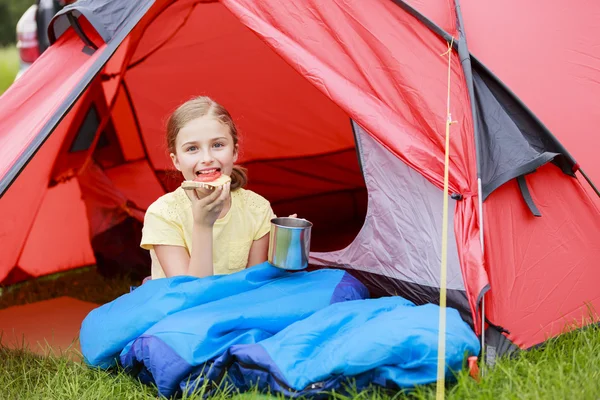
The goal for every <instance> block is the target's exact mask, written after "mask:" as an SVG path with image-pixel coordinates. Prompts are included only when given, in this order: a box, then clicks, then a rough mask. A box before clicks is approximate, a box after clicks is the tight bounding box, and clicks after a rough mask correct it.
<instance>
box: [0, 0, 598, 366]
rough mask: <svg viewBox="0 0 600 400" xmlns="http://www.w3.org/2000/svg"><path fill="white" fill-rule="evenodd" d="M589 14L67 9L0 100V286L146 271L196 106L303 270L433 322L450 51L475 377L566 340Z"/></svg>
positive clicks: (587, 279) (585, 302) (590, 297)
mask: <svg viewBox="0 0 600 400" xmlns="http://www.w3.org/2000/svg"><path fill="white" fill-rule="evenodd" d="M599 13H600V4H599V5H596V4H595V3H591V2H588V3H587V4H586V5H585V6H580V7H558V6H552V5H545V6H543V7H542V6H540V5H533V4H523V3H522V2H518V1H516V0H505V1H503V2H495V3H492V2H480V1H475V0H465V1H463V3H462V5H460V6H459V5H458V1H457V0H456V3H455V2H451V1H446V0H444V1H442V0H435V1H433V0H431V1H427V2H422V1H418V0H413V1H401V0H373V1H369V2H366V1H358V0H344V1H321V0H303V1H300V2H298V1H296V2H289V1H282V0H261V1H257V0H222V1H202V0H179V1H171V0H137V1H124V0H119V1H117V0H94V1H91V0H80V1H78V2H77V3H76V4H73V5H71V6H68V7H66V8H65V9H64V10H62V11H61V12H60V13H59V14H58V15H57V16H56V17H55V18H54V20H53V23H52V24H51V26H50V28H49V35H50V38H51V42H52V46H51V47H50V48H49V50H48V51H46V52H45V53H44V54H43V55H42V56H41V57H40V59H39V60H38V61H37V62H36V63H35V64H34V65H33V66H32V67H31V68H30V69H29V70H28V71H27V73H26V74H25V75H23V77H22V78H21V79H19V80H18V81H17V82H16V83H15V84H14V85H13V86H12V87H11V88H10V89H9V90H8V91H7V92H6V93H5V94H4V95H3V96H2V98H0V121H1V122H0V179H1V180H0V193H2V198H0V218H1V219H2V224H1V226H0V236H1V237H2V238H3V251H2V253H0V280H1V281H2V282H4V283H11V282H15V281H19V280H23V279H27V278H30V277H36V276H41V275H45V274H49V273H53V272H56V271H60V270H65V269H70V268H75V267H78V266H82V265H88V264H94V263H96V262H102V261H101V260H99V259H100V258H102V257H109V258H110V257H113V258H122V260H121V261H123V260H125V261H127V262H128V263H133V264H136V265H140V266H141V268H143V267H144V265H146V264H145V263H146V262H147V259H146V258H145V255H144V254H141V253H139V251H138V249H137V246H136V240H137V239H136V238H137V237H138V236H139V229H140V222H139V221H140V220H141V219H142V218H143V211H144V210H145V208H146V207H147V206H148V205H149V204H150V203H151V202H152V201H154V200H155V199H156V198H157V197H158V196H160V195H161V194H163V193H164V192H165V191H167V190H172V189H173V188H174V187H176V186H177V185H178V184H179V182H180V181H178V179H179V178H177V177H176V175H174V174H173V173H172V171H171V165H170V161H169V158H168V155H167V151H166V144H165V139H164V126H165V121H166V118H167V116H168V115H169V112H171V111H172V110H173V109H174V108H175V107H176V106H177V105H179V104H180V103H182V102H183V101H185V100H187V99H189V98H190V97H192V96H195V95H201V94H206V95H209V96H211V97H213V98H214V99H215V100H217V101H218V102H220V103H222V104H223V105H225V107H226V108H228V109H229V110H230V111H231V113H232V115H233V116H234V118H235V119H236V121H237V123H238V125H239V128H240V131H241V135H242V143H241V146H242V147H241V149H242V162H243V163H244V164H245V165H246V166H247V167H248V168H249V173H250V186H249V188H250V189H253V190H255V191H257V192H258V193H260V194H262V195H264V196H265V197H267V198H268V199H269V200H270V201H271V202H272V204H273V207H274V209H275V211H276V213H278V214H284V213H287V212H298V213H299V214H300V215H302V216H305V217H306V218H308V219H310V220H312V221H313V222H314V223H315V237H314V239H313V241H314V246H313V250H314V252H313V254H312V262H313V264H314V265H328V266H337V267H342V268H346V269H349V270H350V271H353V272H354V273H356V275H357V276H359V277H361V278H362V279H363V281H365V282H366V283H368V284H369V285H370V287H371V290H372V291H373V293H377V294H400V295H402V296H405V297H407V298H409V299H411V300H413V301H415V302H417V303H425V302H437V301H438V299H439V292H440V290H439V287H440V272H439V269H440V267H439V264H440V252H441V237H442V233H441V220H442V200H443V199H442V195H443V192H442V190H441V188H442V186H443V171H444V134H445V122H446V118H447V115H446V96H447V91H448V87H447V70H448V64H447V63H448V61H447V58H444V57H441V56H440V55H441V54H442V53H444V52H445V51H446V50H447V46H448V43H452V45H453V46H454V48H453V52H452V55H451V88H450V91H451V102H450V103H451V113H452V119H453V120H456V121H457V124H454V125H452V131H451V140H450V165H449V188H450V193H451V199H450V205H451V210H452V213H451V214H452V215H451V226H453V227H454V229H451V230H450V232H449V236H450V247H449V253H448V301H449V305H450V306H452V307H455V308H457V309H458V310H459V311H460V312H461V314H462V315H463V318H465V320H467V321H468V322H469V323H471V324H472V326H473V328H474V330H475V331H476V332H477V333H481V326H482V325H481V313H480V311H481V305H482V304H484V308H485V318H486V321H485V323H484V326H485V327H486V331H485V332H486V338H487V339H486V346H487V347H486V350H487V355H488V357H490V359H489V361H491V360H492V359H493V356H494V355H495V354H502V353H505V352H507V351H512V350H513V349H515V348H516V347H518V348H529V347H531V346H534V345H536V344H539V343H541V342H543V341H544V340H546V339H547V338H548V337H550V336H554V335H557V334H560V333H561V332H562V331H563V329H564V328H565V326H566V325H568V324H571V323H573V322H576V323H577V324H578V325H579V326H581V325H585V324H586V323H587V322H586V320H584V319H585V318H586V317H587V316H588V306H590V305H591V306H598V305H599V304H600V299H599V297H598V295H597V293H598V290H597V286H596V285H597V283H598V278H599V277H600V272H598V269H597V268H596V266H597V261H596V260H597V259H598V258H599V257H600V243H599V242H598V239H597V236H598V233H599V232H600V213H599V209H598V206H599V205H600V202H599V201H598V197H597V196H596V193H595V192H594V190H593V188H592V186H591V185H590V184H589V183H591V180H595V181H598V180H600V167H599V166H598V164H597V163H595V160H594V151H595V149H596V147H597V145H598V144H599V143H598V141H599V139H598V137H597V135H595V132H594V129H595V128H596V127H597V126H600V111H599V110H600V107H598V106H599V104H598V99H600V85H597V84H594V83H597V82H598V81H599V79H600V72H599V71H600V61H599V60H600V54H599V51H600V46H599V45H598V43H597V41H598V38H599V37H600V25H598V24H597V23H596V20H597V17H598V14H599ZM506 27H509V28H510V29H506ZM509 88H510V89H509ZM551 132H552V133H551ZM567 149H568V151H567ZM582 167H583V169H584V170H585V171H586V174H585V175H584V174H583V171H582ZM586 177H587V178H589V179H591V180H589V182H587V181H586V179H584V178H586ZM482 213H483V214H482ZM115 255H116V256H115ZM486 292H487V294H486ZM484 294H485V296H484ZM484 298H485V303H482V299H484Z"/></svg>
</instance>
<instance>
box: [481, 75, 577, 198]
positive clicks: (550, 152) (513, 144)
mask: <svg viewBox="0 0 600 400" xmlns="http://www.w3.org/2000/svg"><path fill="white" fill-rule="evenodd" d="M475 65H476V66H477V65H478V64H475ZM473 82H474V86H475V102H476V104H477V110H478V111H479V112H478V118H479V133H478V134H479V135H480V139H479V140H480V142H481V143H484V145H482V146H481V147H482V148H481V163H482V168H481V171H480V172H481V175H482V185H483V199H484V200H485V199H486V198H487V197H488V196H489V195H490V193H491V192H493V191H494V190H495V189H497V188H498V187H500V186H502V185H503V184H505V183H506V182H508V181H509V180H511V179H514V178H516V177H519V176H522V175H525V174H528V173H531V172H533V171H535V170H536V169H537V168H539V167H541V166H543V165H544V164H546V163H548V162H551V161H552V162H554V163H555V164H556V165H557V166H558V167H560V168H561V170H562V171H563V172H564V173H566V174H569V175H571V176H573V175H574V174H575V170H576V168H575V161H574V160H572V159H571V157H570V155H569V154H568V153H567V152H566V150H565V149H564V148H563V147H562V145H561V144H560V143H558V142H557V141H556V139H555V138H554V137H552V136H549V135H547V134H546V131H545V130H544V127H542V126H540V124H539V123H537V121H536V120H534V119H533V118H532V117H531V116H529V115H528V114H527V113H524V112H523V111H522V109H521V108H520V107H519V105H518V104H517V103H516V102H515V101H514V100H513V99H512V98H511V96H510V95H509V94H508V93H506V91H504V90H503V89H502V87H500V86H499V85H498V84H496V82H494V81H493V80H492V79H491V77H490V76H489V74H488V73H486V71H485V70H483V69H481V68H477V67H476V68H474V69H473ZM484 104H485V105H484Z"/></svg>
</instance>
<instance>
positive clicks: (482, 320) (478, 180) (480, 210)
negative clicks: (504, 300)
mask: <svg viewBox="0 0 600 400" xmlns="http://www.w3.org/2000/svg"><path fill="white" fill-rule="evenodd" d="M477 192H478V193H479V196H477V202H478V203H479V241H480V242H481V258H482V259H483V258H484V255H485V254H484V251H485V248H484V246H483V198H482V197H483V196H482V190H481V178H477ZM484 374H485V292H484V293H483V295H482V296H481V376H483V375H484Z"/></svg>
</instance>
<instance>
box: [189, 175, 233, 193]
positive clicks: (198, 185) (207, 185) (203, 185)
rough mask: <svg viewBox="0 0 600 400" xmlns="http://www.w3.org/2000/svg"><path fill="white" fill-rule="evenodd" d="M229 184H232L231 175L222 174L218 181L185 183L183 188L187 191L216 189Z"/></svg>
mask: <svg viewBox="0 0 600 400" xmlns="http://www.w3.org/2000/svg"><path fill="white" fill-rule="evenodd" d="M228 182H231V177H230V176H229V175H224V174H221V176H219V177H218V178H217V179H215V180H214V181H211V182H198V181H183V182H182V183H181V187H182V188H184V189H186V190H194V189H215V188H218V187H219V186H223V185H224V184H226V183H228Z"/></svg>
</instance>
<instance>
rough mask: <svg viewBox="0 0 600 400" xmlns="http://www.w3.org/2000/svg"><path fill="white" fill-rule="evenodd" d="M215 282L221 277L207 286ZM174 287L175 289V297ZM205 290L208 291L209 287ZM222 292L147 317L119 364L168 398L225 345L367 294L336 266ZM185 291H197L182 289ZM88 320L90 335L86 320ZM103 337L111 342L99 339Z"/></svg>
mask: <svg viewBox="0 0 600 400" xmlns="http://www.w3.org/2000/svg"><path fill="white" fill-rule="evenodd" d="M262 268H274V267H267V266H265V265H262V266H259V268H258V269H262ZM234 275H235V274H234ZM231 276H233V275H231ZM205 279H206V278H205ZM233 279H235V278H233ZM217 282H219V283H221V280H218V281H216V282H213V283H212V285H215V284H217ZM144 286H145V285H143V286H142V288H143V287H144ZM179 289H180V288H178V290H177V291H176V293H175V294H176V296H177V297H178V298H179V296H181V292H180V291H179ZM138 290H139V289H136V290H135V291H134V292H132V293H131V294H130V295H135V293H136V292H137V291H138ZM210 292H213V288H212V286H211V289H210ZM172 294H173V293H169V292H168V291H164V292H163V293H161V295H160V296H155V297H151V298H150V303H154V305H155V306H160V304H161V303H162V302H163V301H168V300H169V299H170V298H171V295H172ZM228 294H229V295H228V296H223V297H222V298H220V299H216V300H213V301H210V302H207V301H205V302H204V303H203V304H200V305H196V306H191V307H190V308H186V309H182V308H180V309H178V311H177V312H173V313H170V314H169V315H166V316H165V317H164V318H162V319H160V320H159V321H157V322H156V321H154V319H153V320H152V326H150V327H149V328H147V329H146V330H145V331H144V332H142V333H140V334H138V335H137V337H135V338H134V339H133V340H132V341H131V342H130V343H128V344H127V345H125V346H124V347H122V351H121V355H120V362H121V364H122V365H123V366H124V367H125V369H126V371H128V372H130V373H131V374H133V375H136V376H137V377H139V379H140V380H141V381H142V382H145V383H155V384H156V386H157V388H158V390H159V393H160V394H161V395H163V396H166V397H170V396H172V395H174V394H177V393H178V391H179V389H180V387H181V385H182V382H188V381H189V380H190V378H191V379H192V380H193V379H194V378H195V377H196V376H197V375H199V373H200V372H201V371H206V370H207V367H208V369H210V365H211V364H212V361H213V360H214V359H215V358H217V357H218V356H220V355H222V354H223V353H224V352H225V351H226V350H227V349H228V348H229V347H230V346H232V345H235V344H248V343H256V342H258V341H261V340H264V339H266V338H269V337H271V336H272V335H274V334H276V333H277V332H279V331H280V330H282V329H284V328H286V327H287V326H289V325H290V324H292V323H294V322H296V321H299V320H302V319H304V318H306V317H308V316H310V315H312V314H313V313H315V312H316V311H319V310H321V309H323V308H325V307H327V306H329V305H330V304H332V303H336V302H340V301H348V300H356V299H363V298H366V297H368V291H367V289H366V287H365V286H364V285H363V284H361V283H360V282H359V281H358V280H356V279H355V278H353V277H352V276H351V275H349V274H348V273H346V272H344V271H341V270H318V271H314V272H296V273H286V274H285V275H283V276H280V277H279V278H277V279H271V280H270V281H269V282H267V283H264V284H262V285H260V286H259V287H254V288H252V289H251V290H247V291H244V292H240V293H237V294H230V293H228ZM188 296H198V295H197V294H195V293H188ZM130 297H131V296H130ZM146 306H151V305H146ZM132 310H133V308H132ZM110 312H111V311H110V308H108V309H107V310H106V316H107V317H112V316H115V317H116V316H118V315H119V314H113V315H111V314H110ZM136 318H138V319H139V318H141V316H140V315H137V317H136ZM99 320H100V319H99V318H98V319H96V321H99ZM106 323H107V324H117V325H122V326H123V325H124V324H123V323H122V322H120V321H117V320H115V321H109V320H108V319H107V320H106ZM138 323H139V320H138ZM88 324H90V325H89V326H88V334H90V333H91V331H92V326H91V321H90V322H88ZM143 325H144V326H146V325H147V324H146V323H145V322H144V323H143ZM130 331H131V332H133V331H134V329H131V330H130ZM136 332H137V331H136ZM119 336H120V337H121V338H123V337H125V336H126V335H124V334H121V335H119ZM96 341H98V339H96ZM105 342H106V343H109V342H111V341H110V340H106V339H105ZM120 343H122V342H120ZM111 344H112V343H111ZM111 349H112V348H111ZM111 352H112V350H111ZM107 353H108V352H107ZM86 359H87V357H86Z"/></svg>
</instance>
